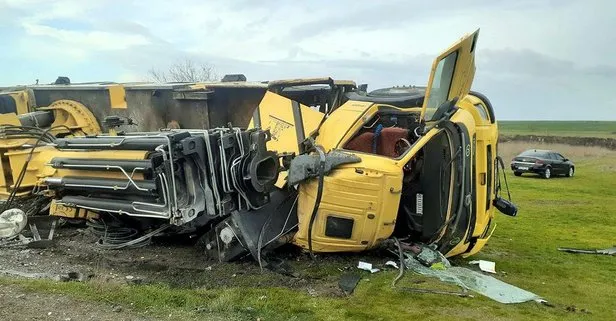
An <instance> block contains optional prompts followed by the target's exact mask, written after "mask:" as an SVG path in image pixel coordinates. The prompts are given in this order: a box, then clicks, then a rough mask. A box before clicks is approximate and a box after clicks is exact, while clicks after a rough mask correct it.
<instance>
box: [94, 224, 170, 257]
mask: <svg viewBox="0 0 616 321" xmlns="http://www.w3.org/2000/svg"><path fill="white" fill-rule="evenodd" d="M86 225H87V226H88V227H89V229H90V232H91V233H92V234H93V235H95V236H97V237H98V241H96V245H97V246H99V247H101V248H103V249H107V250H115V249H121V248H141V247H144V246H147V245H149V244H150V243H151V241H152V237H153V236H155V235H156V234H158V233H160V232H162V231H164V230H165V229H167V228H168V227H169V225H162V226H160V227H159V228H157V229H155V230H154V231H152V232H150V233H147V234H144V235H142V236H140V237H137V235H138V234H139V231H138V230H137V229H134V228H130V227H124V226H114V225H112V224H108V223H107V222H105V220H104V219H100V220H94V219H91V220H88V221H87V222H86Z"/></svg>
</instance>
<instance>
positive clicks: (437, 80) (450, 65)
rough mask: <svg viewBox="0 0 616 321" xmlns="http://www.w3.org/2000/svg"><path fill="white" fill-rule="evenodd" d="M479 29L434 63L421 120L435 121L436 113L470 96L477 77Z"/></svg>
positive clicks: (450, 48)
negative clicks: (452, 102) (456, 100)
mask: <svg viewBox="0 0 616 321" xmlns="http://www.w3.org/2000/svg"><path fill="white" fill-rule="evenodd" d="M478 36H479V29H477V30H476V31H475V32H473V33H471V34H468V35H466V36H464V37H462V39H460V40H459V41H457V42H456V43H454V44H453V45H452V46H450V47H449V48H448V49H447V50H445V51H443V52H442V53H441V54H440V55H439V56H438V57H436V59H435V60H434V63H433V64H432V71H431V73H430V78H429V80H428V87H427V88H426V97H425V99H424V102H423V106H422V110H421V119H422V120H424V121H432V120H436V119H433V116H434V115H435V113H436V110H437V109H438V108H439V106H441V105H443V103H445V102H447V101H450V100H452V99H454V98H458V99H462V98H463V97H464V96H466V95H467V94H468V93H469V91H470V88H471V84H472V83H473V77H474V76H475V44H476V43H477V37H478Z"/></svg>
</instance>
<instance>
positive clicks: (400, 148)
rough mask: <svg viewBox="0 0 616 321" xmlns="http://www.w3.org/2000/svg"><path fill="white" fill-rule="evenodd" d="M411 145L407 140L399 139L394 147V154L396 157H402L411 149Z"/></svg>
mask: <svg viewBox="0 0 616 321" xmlns="http://www.w3.org/2000/svg"><path fill="white" fill-rule="evenodd" d="M411 146H412V145H411V143H410V142H409V141H408V140H407V139H405V138H399V139H398V140H397V141H396V144H395V145H394V153H395V154H396V157H400V156H401V155H402V154H404V153H405V152H406V151H407V150H409V149H411Z"/></svg>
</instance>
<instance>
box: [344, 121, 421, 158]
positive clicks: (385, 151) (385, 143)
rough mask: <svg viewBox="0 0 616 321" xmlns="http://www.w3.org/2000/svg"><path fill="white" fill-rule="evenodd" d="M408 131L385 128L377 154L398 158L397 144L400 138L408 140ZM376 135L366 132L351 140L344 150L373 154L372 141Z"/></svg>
mask: <svg viewBox="0 0 616 321" xmlns="http://www.w3.org/2000/svg"><path fill="white" fill-rule="evenodd" d="M408 134H409V130H408V129H404V128H399V127H388V128H383V130H382V131H381V135H380V136H379V138H378V142H377V145H376V153H377V154H378V155H383V156H387V157H397V156H399V155H396V142H397V141H398V140H399V139H400V138H407V137H408ZM373 139H374V133H372V132H365V133H362V134H360V135H358V136H357V137H355V138H353V139H351V140H350V141H349V142H348V143H347V144H346V145H345V147H344V148H346V149H349V150H354V151H358V152H364V153H372V140H373Z"/></svg>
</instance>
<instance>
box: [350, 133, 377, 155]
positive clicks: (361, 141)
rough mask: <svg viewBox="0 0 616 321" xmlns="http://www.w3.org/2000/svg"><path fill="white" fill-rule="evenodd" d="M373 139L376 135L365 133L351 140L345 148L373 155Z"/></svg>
mask: <svg viewBox="0 0 616 321" xmlns="http://www.w3.org/2000/svg"><path fill="white" fill-rule="evenodd" d="M372 139H374V133H371V132H365V133H362V134H361V135H359V136H356V137H355V138H353V139H351V140H350V141H349V142H348V143H347V144H346V145H345V146H344V148H346V149H348V150H355V151H358V152H364V153H372Z"/></svg>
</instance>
